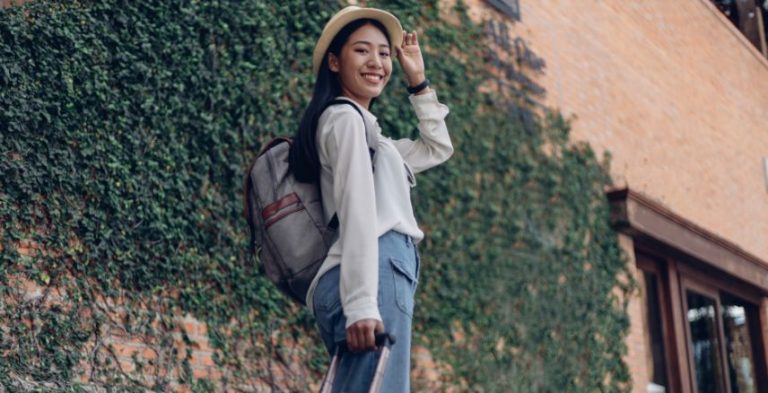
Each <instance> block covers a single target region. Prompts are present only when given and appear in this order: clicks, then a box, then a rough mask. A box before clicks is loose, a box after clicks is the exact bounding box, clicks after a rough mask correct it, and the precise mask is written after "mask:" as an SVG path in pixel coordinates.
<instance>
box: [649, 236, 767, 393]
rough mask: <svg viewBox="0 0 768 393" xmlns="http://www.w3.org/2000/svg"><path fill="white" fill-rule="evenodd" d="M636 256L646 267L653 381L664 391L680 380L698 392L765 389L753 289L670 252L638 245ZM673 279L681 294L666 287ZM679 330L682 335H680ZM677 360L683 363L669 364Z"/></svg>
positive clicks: (737, 392)
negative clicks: (677, 313)
mask: <svg viewBox="0 0 768 393" xmlns="http://www.w3.org/2000/svg"><path fill="white" fill-rule="evenodd" d="M636 259H637V266H638V268H639V269H640V271H641V272H642V275H641V285H642V294H643V303H644V307H643V313H644V315H643V321H644V323H645V325H646V326H645V330H646V348H647V349H648V353H649V356H648V359H647V360H648V370H649V382H650V383H651V384H652V385H651V386H653V387H654V388H656V389H663V390H659V391H665V392H674V391H678V389H679V385H680V384H685V385H686V386H690V388H691V391H692V392H696V393H757V392H760V391H764V390H760V389H758V386H759V387H760V388H762V389H765V387H764V385H765V381H761V380H760V378H761V376H760V375H759V373H758V370H764V369H765V368H764V362H763V359H762V353H761V351H760V348H762V338H761V334H760V330H759V329H760V328H759V326H760V321H759V312H758V310H759V309H758V304H757V301H758V299H757V298H755V297H754V294H750V293H749V291H744V290H743V289H740V288H738V286H734V282H731V281H730V280H728V279H724V278H723V276H720V277H718V276H713V275H708V274H706V273H704V272H702V271H699V270H698V269H697V268H696V267H695V266H691V265H689V264H687V263H684V262H680V261H677V260H675V259H672V258H670V257H668V256H666V257H665V256H661V257H660V256H651V255H650V254H647V253H645V252H644V251H642V250H637V251H636ZM670 274H671V275H672V276H670ZM670 277H671V279H670ZM670 281H672V282H670ZM674 281H677V282H678V283H679V285H678V286H679V288H680V291H679V293H677V294H676V293H675V292H674V291H672V292H670V291H669V290H668V288H670V287H674V286H675V285H674ZM670 284H672V285H670ZM742 296H746V298H745V297H742ZM747 298H749V299H747ZM675 308H679V309H680V310H681V311H682V312H681V313H680V318H675V315H674V312H673V309H675ZM675 325H677V327H678V328H679V329H675ZM676 330H677V331H678V332H680V333H682V335H679V336H676V333H675V331H676ZM675 342H677V343H678V344H679V348H682V350H680V353H681V354H682V356H680V358H679V359H675V356H674V355H673V354H672V353H670V350H669V349H671V348H672V347H673V346H674V343H675ZM675 364H681V365H682V366H683V367H681V368H680V369H678V370H675V369H673V368H670V367H674V365H675ZM761 367H762V368H761ZM670 374H673V375H670ZM676 381H677V382H676ZM676 385H677V387H676ZM649 391H650V390H649Z"/></svg>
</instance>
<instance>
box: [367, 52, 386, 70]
mask: <svg viewBox="0 0 768 393" xmlns="http://www.w3.org/2000/svg"><path fill="white" fill-rule="evenodd" d="M382 63H383V62H382V59H381V56H380V55H379V54H378V53H373V54H372V55H371V57H370V58H369V59H368V66H369V67H371V68H376V69H379V68H381V67H383V64H382Z"/></svg>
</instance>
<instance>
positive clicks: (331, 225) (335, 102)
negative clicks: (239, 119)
mask: <svg viewBox="0 0 768 393" xmlns="http://www.w3.org/2000/svg"><path fill="white" fill-rule="evenodd" d="M338 104H345V105H350V106H351V107H352V108H355V111H357V113H359V114H360V117H362V118H363V127H365V141H366V142H368V126H367V125H366V124H365V116H364V115H363V111H361V110H360V108H358V107H357V105H355V104H354V103H352V102H351V101H348V100H343V99H341V98H337V99H334V100H331V102H329V103H328V105H326V106H325V107H326V108H328V107H329V106H331V105H338ZM369 146H370V145H369ZM368 154H370V155H371V170H372V171H375V170H376V168H374V166H373V156H374V155H375V154H376V150H374V149H372V148H371V147H368ZM321 195H322V193H321ZM328 228H331V229H338V228H339V215H338V214H334V215H333V217H332V218H331V221H330V222H329V223H328Z"/></svg>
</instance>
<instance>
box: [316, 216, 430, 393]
mask: <svg viewBox="0 0 768 393" xmlns="http://www.w3.org/2000/svg"><path fill="white" fill-rule="evenodd" d="M418 277H419V257H418V252H417V251H416V245H415V244H414V243H413V240H412V239H411V238H410V237H409V236H406V235H403V234H401V233H398V232H394V231H390V232H387V233H385V234H384V235H382V236H381V237H380V238H379V292H378V303H379V312H380V313H381V316H382V319H383V322H384V329H385V330H386V331H387V332H389V333H390V334H392V335H394V336H395V339H396V343H395V344H394V345H393V346H392V348H391V353H390V358H389V363H388V364H387V368H386V373H385V374H384V384H383V386H382V389H381V391H382V392H390V393H403V392H409V391H410V370H411V318H412V316H413V307H414V299H413V295H414V293H415V292H416V286H417V285H418ZM313 303H314V304H313V306H314V309H315V317H316V318H317V324H318V327H319V329H320V335H321V336H322V338H323V341H324V343H325V347H326V349H327V350H328V353H329V355H330V356H333V355H334V354H335V353H336V346H337V343H339V342H341V341H343V340H344V339H345V338H346V329H345V327H344V326H345V325H346V318H345V317H344V312H343V310H342V307H341V299H340V296H339V266H336V267H334V268H333V269H331V270H329V271H328V272H326V273H325V274H324V275H323V276H322V277H321V278H320V280H319V282H318V284H317V288H316V289H315V295H314V299H313ZM378 359H379V352H375V351H374V352H364V353H350V352H345V353H344V354H343V355H342V357H341V361H340V364H339V367H338V371H337V373H336V379H335V381H334V384H333V392H334V393H337V392H342V393H353V392H367V391H368V388H369V386H370V383H371V380H372V379H373V373H374V371H375V369H376V365H377V363H378Z"/></svg>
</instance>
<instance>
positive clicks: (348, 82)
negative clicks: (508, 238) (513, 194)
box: [291, 6, 453, 393]
mask: <svg viewBox="0 0 768 393" xmlns="http://www.w3.org/2000/svg"><path fill="white" fill-rule="evenodd" d="M393 57H397V59H398V60H399V62H400V66H401V68H402V71H403V72H404V73H405V79H406V80H407V82H408V85H409V86H410V87H409V88H408V90H409V92H410V93H411V95H410V96H409V99H410V102H411V104H412V106H413V110H414V112H415V114H416V117H417V118H418V129H419V132H420V135H419V138H418V139H417V140H415V141H414V140H410V139H400V140H393V139H390V138H388V137H386V136H384V135H382V134H381V129H380V127H379V124H378V123H377V121H376V117H375V116H374V115H373V114H372V113H371V112H370V109H371V105H372V104H373V101H374V100H375V99H376V97H378V96H379V95H380V94H381V93H382V91H383V90H384V87H385V86H386V85H387V82H388V81H389V79H390V77H391V75H392V72H393V71H394V70H393V64H392V63H393V60H392V58H393ZM313 71H314V72H315V75H316V77H317V79H316V82H315V88H314V92H313V95H312V100H311V102H310V104H309V105H308V107H307V109H306V111H305V113H304V116H303V118H302V120H301V124H300V129H299V131H298V133H297V136H296V139H295V143H294V145H293V146H292V151H291V166H292V169H293V171H294V175H295V176H296V177H297V178H298V179H299V180H301V181H305V182H312V181H315V182H319V184H320V189H321V194H322V196H323V201H322V202H323V209H324V212H325V214H326V217H327V218H328V220H329V221H331V218H332V217H334V216H336V217H337V218H338V224H339V227H338V229H339V231H338V238H337V239H336V240H335V242H334V244H333V245H332V247H331V249H330V251H329V253H328V256H327V258H326V259H325V261H324V262H323V264H322V267H321V268H320V270H319V272H318V273H317V276H316V277H315V278H314V280H313V282H312V284H311V286H310V289H309V293H308V294H307V304H308V305H309V307H310V309H311V310H312V312H313V313H314V315H315V316H316V318H317V323H318V326H319V329H320V334H321V336H322V337H323V340H324V342H325V345H326V347H327V349H328V351H329V353H331V354H334V353H335V351H336V345H337V344H338V343H340V342H342V341H346V344H347V348H348V350H349V352H346V353H345V355H344V356H343V357H342V358H341V362H340V365H339V369H338V372H337V378H336V381H335V383H334V391H343V392H353V391H367V389H368V386H369V384H370V381H371V379H372V377H373V371H374V367H375V365H376V362H377V360H378V352H375V351H372V350H373V349H375V344H374V334H375V333H378V332H383V331H384V330H385V329H386V331H387V332H389V333H391V334H392V335H394V336H395V337H396V340H397V342H396V343H395V345H394V346H393V347H392V352H391V355H390V360H389V363H388V366H387V371H386V374H385V378H384V386H383V389H382V391H385V392H397V393H402V392H408V391H410V387H409V375H410V346H411V319H412V315H413V305H414V303H413V302H414V300H413V296H414V292H415V290H416V285H417V282H418V277H419V256H418V253H417V251H416V243H418V242H419V241H420V240H421V239H422V238H423V237H424V234H423V232H422V231H421V230H420V229H419V227H418V226H417V223H416V219H415V217H414V213H413V208H412V206H411V199H410V188H412V187H414V186H415V184H416V183H415V178H414V174H415V173H418V172H421V171H423V170H426V169H428V168H431V167H433V166H435V165H438V164H440V163H442V162H444V161H445V160H447V159H448V157H450V156H451V154H452V153H453V147H452V146H451V141H450V137H449V135H448V129H447V127H446V125H445V121H444V118H445V116H446V115H447V114H448V108H447V107H446V106H445V105H443V104H441V103H439V102H438V100H437V96H436V94H435V92H434V91H433V90H431V89H430V88H429V86H428V81H427V79H426V72H425V70H424V61H423V59H422V55H421V51H420V48H419V42H418V37H417V34H416V33H415V32H410V33H406V32H404V31H403V30H402V27H401V25H400V22H399V21H398V20H397V18H395V17H394V16H393V15H392V14H390V13H388V12H386V11H382V10H378V9H373V8H360V7H356V6H350V7H346V8H344V9H342V10H341V11H339V12H338V13H337V14H336V15H334V16H333V17H332V18H331V19H330V21H329V22H328V23H327V24H326V26H325V28H324V29H323V33H322V35H321V37H320V39H319V40H318V42H317V45H316V47H315V51H314V58H313ZM335 99H342V100H346V101H348V102H350V103H351V104H352V105H354V106H356V107H357V109H359V111H358V110H356V109H355V108H354V107H353V106H352V105H345V104H336V105H329V103H330V102H331V101H333V100H335ZM361 114H362V116H361ZM404 115H405V114H404Z"/></svg>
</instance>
